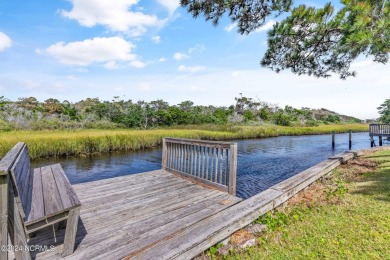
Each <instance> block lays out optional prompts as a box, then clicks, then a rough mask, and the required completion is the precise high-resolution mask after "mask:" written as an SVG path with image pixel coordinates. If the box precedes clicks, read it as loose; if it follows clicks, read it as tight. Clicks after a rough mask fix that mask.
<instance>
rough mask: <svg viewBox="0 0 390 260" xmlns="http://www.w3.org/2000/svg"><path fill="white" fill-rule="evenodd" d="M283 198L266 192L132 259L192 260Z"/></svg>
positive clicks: (277, 192)
mask: <svg viewBox="0 0 390 260" xmlns="http://www.w3.org/2000/svg"><path fill="white" fill-rule="evenodd" d="M280 195H281V192H279V191H275V190H266V191H263V192H261V193H259V194H257V195H255V196H253V197H251V198H249V199H247V200H244V201H242V202H240V203H238V204H236V205H234V206H232V207H229V208H227V209H225V210H223V211H220V212H218V213H216V214H213V215H212V216H210V217H208V218H207V219H204V220H203V221H201V222H198V223H195V224H194V225H192V226H191V227H189V228H186V229H183V230H182V231H181V232H177V233H175V236H174V237H171V238H168V239H165V240H161V241H159V242H158V243H156V244H154V245H153V246H151V247H149V248H147V249H145V250H144V251H143V252H142V254H139V255H137V256H133V255H130V256H129V257H131V258H132V259H156V258H161V256H164V257H163V259H170V258H176V257H179V256H180V258H181V259H190V258H192V257H194V256H195V255H196V254H195V255H194V252H197V253H199V252H202V251H204V250H206V249H207V248H209V247H210V246H212V245H214V244H215V243H217V242H219V241H221V240H223V239H224V238H226V237H228V236H229V235H231V234H232V233H233V232H235V231H236V230H238V229H239V228H242V227H245V226H247V225H249V224H250V223H251V222H252V221H253V220H255V219H256V218H258V216H260V215H262V214H264V213H266V212H267V211H269V210H271V209H272V208H273V207H274V204H273V201H274V200H275V199H277V198H278V197H279V196H280Z"/></svg>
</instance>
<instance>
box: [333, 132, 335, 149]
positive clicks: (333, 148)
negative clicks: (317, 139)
mask: <svg viewBox="0 0 390 260" xmlns="http://www.w3.org/2000/svg"><path fill="white" fill-rule="evenodd" d="M334 147H335V131H332V148H333V149H334Z"/></svg>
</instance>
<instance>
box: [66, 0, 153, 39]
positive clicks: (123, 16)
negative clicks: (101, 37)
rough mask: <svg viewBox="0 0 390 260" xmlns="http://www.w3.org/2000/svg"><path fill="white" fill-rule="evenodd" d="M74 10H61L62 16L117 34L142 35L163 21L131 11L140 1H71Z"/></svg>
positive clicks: (83, 24)
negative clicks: (100, 26) (104, 28)
mask: <svg viewBox="0 0 390 260" xmlns="http://www.w3.org/2000/svg"><path fill="white" fill-rule="evenodd" d="M70 2H71V3H72V5H73V6H72V10H70V11H66V10H60V13H61V15H62V16H64V17H66V18H69V19H74V20H77V21H78V23H79V24H80V25H82V26H86V27H93V26H95V25H103V26H105V27H107V28H109V29H110V30H112V31H116V32H128V31H130V32H131V35H140V34H142V33H144V32H145V31H146V28H145V27H147V26H158V25H160V24H161V21H159V20H158V18H157V17H156V16H155V15H148V14H144V13H143V12H141V11H142V10H139V11H135V12H133V11H130V9H131V7H132V6H135V5H137V3H138V0H115V1H111V0H99V1H96V0H70Z"/></svg>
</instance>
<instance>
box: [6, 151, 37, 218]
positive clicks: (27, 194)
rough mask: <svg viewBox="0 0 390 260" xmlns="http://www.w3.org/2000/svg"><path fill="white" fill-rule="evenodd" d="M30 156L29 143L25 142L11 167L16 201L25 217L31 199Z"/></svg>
mask: <svg viewBox="0 0 390 260" xmlns="http://www.w3.org/2000/svg"><path fill="white" fill-rule="evenodd" d="M31 172H32V170H31V164H30V157H29V155H28V149H27V145H25V144H24V146H23V148H22V149H21V151H20V153H19V154H18V156H17V158H16V160H15V162H14V164H13V165H12V168H11V171H10V173H11V177H12V181H13V183H14V186H13V187H14V195H15V200H16V203H17V204H19V205H20V206H19V211H20V215H21V216H22V218H23V219H24V218H25V217H26V214H25V213H26V212H28V208H27V207H28V206H29V203H28V200H31V187H32V185H30V184H31V183H32V179H31V178H32V174H31Z"/></svg>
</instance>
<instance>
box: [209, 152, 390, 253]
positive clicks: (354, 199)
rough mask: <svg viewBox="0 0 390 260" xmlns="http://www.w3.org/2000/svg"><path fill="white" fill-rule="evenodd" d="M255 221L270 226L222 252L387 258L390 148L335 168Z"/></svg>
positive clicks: (388, 249)
mask: <svg viewBox="0 0 390 260" xmlns="http://www.w3.org/2000/svg"><path fill="white" fill-rule="evenodd" d="M366 159H368V160H369V161H367V160H366ZM370 161H375V162H376V163H377V164H378V166H377V167H375V163H374V164H373V163H372V162H370ZM256 222H258V223H265V224H267V225H268V226H269V228H270V230H269V231H268V232H266V233H264V234H262V235H259V236H257V237H256V241H257V244H256V245H255V246H254V247H251V248H247V249H246V250H242V251H240V250H235V251H234V252H232V253H230V254H229V255H228V256H226V257H223V258H226V259H318V258H320V259H390V151H381V152H376V153H374V154H370V155H367V156H366V157H365V159H358V160H357V161H355V162H351V163H349V164H347V165H343V166H341V167H339V168H337V169H336V170H335V171H334V173H333V174H332V175H330V176H329V177H327V178H326V179H324V180H322V181H319V182H317V183H316V184H314V185H312V186H311V187H310V188H309V189H307V190H305V191H304V192H302V193H300V194H299V195H297V196H296V197H294V198H293V199H291V200H290V201H289V203H288V204H287V206H284V207H283V208H279V209H278V210H276V211H275V212H273V213H269V214H267V215H265V216H263V217H260V218H259V219H258V220H257V221H256ZM211 251H212V252H215V249H214V250H210V251H209V252H208V254H209V256H210V255H211V256H212V258H222V257H220V256H218V255H217V254H216V253H214V254H211V253H210V252H211Z"/></svg>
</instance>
